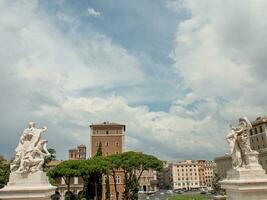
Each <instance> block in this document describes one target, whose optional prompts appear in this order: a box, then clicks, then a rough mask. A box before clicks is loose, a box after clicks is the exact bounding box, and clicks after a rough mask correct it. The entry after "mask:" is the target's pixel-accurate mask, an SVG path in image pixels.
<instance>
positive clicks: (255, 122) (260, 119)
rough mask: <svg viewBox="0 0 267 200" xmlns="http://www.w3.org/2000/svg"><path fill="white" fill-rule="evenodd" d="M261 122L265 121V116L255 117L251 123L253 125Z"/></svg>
mask: <svg viewBox="0 0 267 200" xmlns="http://www.w3.org/2000/svg"><path fill="white" fill-rule="evenodd" d="M262 123H267V116H263V117H257V118H256V120H255V121H253V122H251V124H252V125H254V126H256V125H258V124H262Z"/></svg>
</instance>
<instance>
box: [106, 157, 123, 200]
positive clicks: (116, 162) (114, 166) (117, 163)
mask: <svg viewBox="0 0 267 200" xmlns="http://www.w3.org/2000/svg"><path fill="white" fill-rule="evenodd" d="M106 159H107V160H108V162H109V170H110V173H111V176H112V178H113V182H114V189H115V195H116V200H119V195H118V187H117V182H116V172H117V171H118V170H119V169H120V167H121V165H122V162H121V154H113V155H110V156H108V157H107V158H106Z"/></svg>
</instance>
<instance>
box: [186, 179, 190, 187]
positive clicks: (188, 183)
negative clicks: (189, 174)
mask: <svg viewBox="0 0 267 200" xmlns="http://www.w3.org/2000/svg"><path fill="white" fill-rule="evenodd" d="M185 182H186V183H187V190H189V185H190V180H189V179H188V178H186V181H185Z"/></svg>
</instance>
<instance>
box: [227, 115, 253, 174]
mask: <svg viewBox="0 0 267 200" xmlns="http://www.w3.org/2000/svg"><path fill="white" fill-rule="evenodd" d="M251 129H252V125H251V123H250V121H249V120H248V119H247V118H246V117H243V118H240V119H239V127H237V128H235V127H232V126H231V131H230V133H229V134H228V135H227V136H226V139H227V142H228V144H229V147H230V155H231V157H232V166H233V169H239V168H245V167H246V166H248V164H249V160H248V158H247V155H248V154H249V153H255V151H253V150H252V149H251V147H250V141H249V131H250V130H251ZM256 153H257V152H256Z"/></svg>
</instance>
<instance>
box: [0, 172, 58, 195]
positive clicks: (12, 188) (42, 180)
mask: <svg viewBox="0 0 267 200" xmlns="http://www.w3.org/2000/svg"><path fill="white" fill-rule="evenodd" d="M55 189H56V187H54V186H52V185H51V184H50V183H49V181H48V178H47V176H46V173H45V172H36V173H33V174H29V175H28V176H26V175H23V174H18V173H11V174H10V176H9V182H8V184H7V186H5V187H4V188H3V189H1V190H0V199H1V200H2V199H3V200H4V199H9V200H15V199H17V200H37V199H40V200H49V199H51V198H50V196H51V195H52V194H54V193H55Z"/></svg>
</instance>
